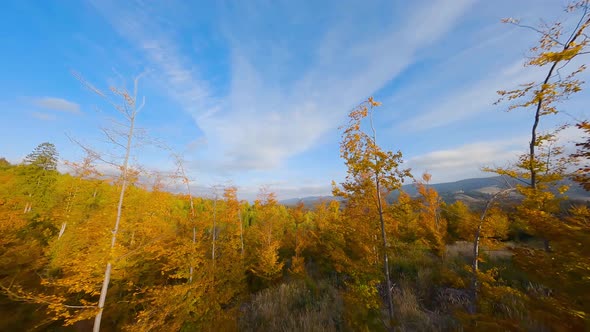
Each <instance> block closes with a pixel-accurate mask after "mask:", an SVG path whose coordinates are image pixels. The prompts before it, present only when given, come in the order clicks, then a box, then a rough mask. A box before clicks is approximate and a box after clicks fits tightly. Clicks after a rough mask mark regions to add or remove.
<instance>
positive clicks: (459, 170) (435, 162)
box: [407, 136, 527, 183]
mask: <svg viewBox="0 0 590 332" xmlns="http://www.w3.org/2000/svg"><path fill="white" fill-rule="evenodd" d="M526 144H527V138H526V137H524V136H523V137H518V138H512V139H504V140H495V141H485V142H475V143H470V144H465V145H462V146H458V147H456V148H452V149H446V150H438V151H433V152H429V153H426V154H423V155H420V156H416V157H413V158H410V159H409V160H408V161H407V165H408V166H409V167H411V168H412V173H413V174H414V176H417V175H420V174H422V173H423V172H425V171H428V172H429V173H430V174H431V175H432V180H433V182H434V183H440V182H450V181H457V180H461V179H466V178H472V177H480V176H485V173H484V172H482V171H481V169H482V167H486V166H490V167H493V166H507V165H508V164H509V163H511V162H514V161H515V160H516V158H517V157H518V155H520V154H521V153H523V152H524V151H525V149H526Z"/></svg>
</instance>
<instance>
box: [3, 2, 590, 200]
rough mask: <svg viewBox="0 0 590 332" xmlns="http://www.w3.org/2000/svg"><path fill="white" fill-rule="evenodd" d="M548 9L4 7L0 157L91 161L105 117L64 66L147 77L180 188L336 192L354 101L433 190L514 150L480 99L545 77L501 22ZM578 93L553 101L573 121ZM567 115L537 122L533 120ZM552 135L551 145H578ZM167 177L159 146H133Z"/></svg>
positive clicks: (521, 131)
mask: <svg viewBox="0 0 590 332" xmlns="http://www.w3.org/2000/svg"><path fill="white" fill-rule="evenodd" d="M564 4H565V1H562V0H520V1H513V0H498V1H477V0H452V1H443V0H430V1H426V0H424V1H217V2H216V1H201V2H196V1H193V2H191V4H188V2H185V1H142V0H135V1H107V0H94V1H73V0H72V1H32V0H31V1H25V0H18V1H17V0H14V1H11V0H8V1H3V2H2V9H3V10H2V11H0V31H1V32H0V34H1V38H0V40H1V42H2V43H3V45H2V46H3V47H2V52H1V53H0V60H1V61H0V72H2V76H1V77H2V78H0V114H2V119H3V120H2V121H1V122H0V132H2V136H3V139H2V140H0V155H1V156H5V157H7V158H8V159H9V160H11V161H14V162H18V161H20V159H21V158H22V157H24V155H26V154H27V153H28V152H30V151H31V150H32V149H33V148H34V147H35V146H36V145H37V144H39V143H41V142H44V141H50V142H53V143H54V144H56V145H57V147H58V150H59V152H60V154H61V157H62V158H63V159H68V160H76V159H79V158H81V157H82V151H81V149H80V148H78V147H77V146H75V145H73V144H72V143H71V142H70V141H69V139H68V138H67V136H66V135H65V134H66V133H68V134H69V135H71V136H72V137H75V138H76V139H78V140H80V141H81V142H84V143H85V144H89V145H92V146H94V147H96V149H98V150H101V151H107V152H108V151H110V150H112V148H111V147H109V146H108V145H107V144H106V143H104V139H103V138H102V137H101V131H100V128H101V126H108V125H109V120H108V119H109V118H110V117H113V116H115V113H114V112H113V111H112V110H111V109H109V107H108V104H105V103H104V102H103V101H101V99H100V98H98V97H97V96H95V95H93V94H92V93H90V92H89V91H88V90H86V89H84V88H83V87H82V86H81V84H80V83H79V82H78V81H77V80H76V79H75V78H74V77H73V76H72V74H71V72H72V71H76V72H79V73H81V74H82V75H83V76H84V77H85V78H86V79H87V80H88V81H90V82H92V83H94V84H95V85H96V86H98V87H100V88H105V87H108V86H109V85H116V86H121V85H124V84H127V85H129V84H130V83H131V78H132V77H133V75H136V74H138V73H140V72H143V71H144V70H149V74H148V75H147V76H146V77H145V78H144V79H143V80H142V81H141V86H140V94H141V95H144V96H145V98H146V107H145V109H144V111H143V112H142V113H140V115H139V117H138V124H139V125H140V126H141V127H142V128H144V129H145V130H146V132H147V133H148V134H149V136H150V137H152V138H155V139H158V140H161V141H164V142H166V143H167V144H168V145H169V146H171V147H172V148H173V149H174V151H176V152H178V153H183V154H184V156H185V158H186V160H187V166H188V169H189V172H190V176H191V178H192V179H193V186H194V187H195V189H196V190H205V189H204V188H209V187H210V186H212V185H215V184H234V185H237V186H238V188H239V191H240V193H241V197H243V198H248V199H250V198H252V197H254V196H255V195H256V192H257V191H258V189H259V188H260V187H261V186H268V187H269V188H270V189H271V190H273V191H275V192H277V193H278V195H279V198H291V197H301V196H307V195H324V194H329V192H330V182H331V180H336V181H337V182H338V181H341V180H342V179H343V178H344V175H345V168H344V166H343V162H342V160H341V159H340V158H339V148H338V142H339V136H340V133H339V131H338V127H339V126H340V125H342V124H344V123H345V122H346V114H347V113H348V111H349V110H350V109H351V107H353V106H354V105H356V104H358V103H359V102H361V101H362V100H364V99H366V98H367V97H368V96H371V95H374V96H375V98H376V99H377V100H379V101H382V102H383V106H382V107H380V108H379V109H377V111H376V112H377V114H376V117H375V120H376V122H377V130H378V133H379V140H380V145H382V146H383V147H384V148H386V149H390V150H398V149H399V150H401V151H402V152H403V154H404V159H405V160H406V165H407V166H408V167H412V168H413V169H414V171H415V173H417V174H419V173H421V172H422V171H424V170H427V171H429V172H430V173H432V175H433V182H446V181H454V180H459V179H463V178H469V177H475V176H482V175H483V174H482V173H481V171H480V168H481V167H482V166H486V165H505V164H506V163H507V162H508V161H510V160H513V159H514V156H515V155H517V154H518V153H519V152H523V151H525V150H526V145H527V142H528V140H527V133H528V131H529V127H530V122H531V113H530V112H526V111H525V112H511V113H507V112H503V110H504V109H505V106H504V107H503V106H493V105H492V103H493V102H494V101H495V100H496V99H497V98H496V95H495V91H496V90H498V89H507V88H511V87H514V86H515V85H516V84H518V83H522V82H527V81H531V80H533V79H536V78H538V77H540V75H542V71H539V70H538V69H533V68H524V67H523V65H522V64H523V59H524V56H526V54H527V49H528V47H529V46H531V45H532V44H534V42H535V40H536V38H537V36H535V34H534V33H533V32H531V31H528V30H522V29H518V28H516V27H513V26H509V25H504V24H501V23H500V19H501V18H503V17H517V18H520V19H522V20H523V21H524V22H526V23H530V24H533V25H534V24H537V23H538V22H539V18H545V19H546V20H547V21H549V22H551V21H552V20H553V19H556V18H564V17H566V14H565V13H563V11H562V8H563V6H564ZM587 99H588V97H587V95H586V94H585V92H583V93H582V94H580V95H578V96H576V97H575V100H572V101H571V102H568V103H567V104H564V105H563V106H564V108H565V110H567V111H568V113H570V114H573V115H574V116H576V117H579V118H584V117H587V111H585V110H584V109H583V105H585V104H586V103H588V101H590V100H587ZM568 120H571V118H568V116H562V117H554V118H552V119H549V121H548V122H547V124H546V126H547V127H550V126H551V125H554V124H556V123H560V122H563V121H568ZM576 135H577V133H576V132H575V131H568V132H566V133H564V138H563V140H564V142H566V141H571V140H574V139H576ZM134 161H135V162H137V163H139V164H142V165H143V166H144V167H145V168H146V169H150V170H160V171H172V170H174V164H173V161H172V159H171V158H169V156H168V152H166V151H162V150H159V149H158V148H154V147H150V146H140V147H138V148H137V149H136V150H135V154H134Z"/></svg>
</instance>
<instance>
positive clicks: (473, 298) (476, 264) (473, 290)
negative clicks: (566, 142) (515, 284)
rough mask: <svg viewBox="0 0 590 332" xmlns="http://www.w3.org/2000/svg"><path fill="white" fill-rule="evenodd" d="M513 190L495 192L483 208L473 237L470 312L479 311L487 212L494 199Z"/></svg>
mask: <svg viewBox="0 0 590 332" xmlns="http://www.w3.org/2000/svg"><path fill="white" fill-rule="evenodd" d="M513 190H514V188H509V189H505V190H502V191H499V192H497V193H496V194H494V196H492V197H491V198H490V199H489V200H488V202H487V203H486V206H485V208H484V209H483V211H482V213H481V216H480V218H479V223H478V224H477V228H476V230H475V234H474V237H473V261H472V262H471V274H472V275H471V303H470V305H469V313H470V314H475V313H476V312H477V288H478V287H479V279H478V277H477V274H478V271H479V242H480V239H481V228H482V225H483V222H484V220H485V218H486V214H487V213H488V211H489V209H490V208H491V206H492V204H493V203H494V201H495V200H496V199H497V198H498V197H499V196H501V195H505V194H507V193H509V192H511V191H513Z"/></svg>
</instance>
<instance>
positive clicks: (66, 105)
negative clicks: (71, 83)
mask: <svg viewBox="0 0 590 332" xmlns="http://www.w3.org/2000/svg"><path fill="white" fill-rule="evenodd" d="M32 102H33V104H34V105H35V106H38V107H41V108H46V109H49V110H52V111H62V112H68V113H74V114H78V113H80V105H78V104H76V103H74V102H71V101H68V100H65V99H63V98H55V97H40V98H35V99H33V101H32Z"/></svg>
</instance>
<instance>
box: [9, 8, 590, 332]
mask: <svg viewBox="0 0 590 332" xmlns="http://www.w3.org/2000/svg"><path fill="white" fill-rule="evenodd" d="M589 6H590V3H589V2H588V1H587V0H583V1H578V2H574V3H572V5H571V6H569V7H567V11H566V13H567V14H568V15H573V16H575V17H576V21H575V22H576V24H574V25H573V27H571V28H570V30H564V29H565V28H563V26H562V25H561V23H559V22H558V23H556V24H555V25H547V24H545V25H541V26H540V27H538V28H537V27H530V26H525V25H521V23H520V22H519V21H517V20H514V19H506V20H505V23H507V24H513V25H517V26H519V27H523V28H525V29H527V28H528V29H529V30H530V29H532V30H534V32H535V33H538V36H539V41H538V43H536V44H535V45H534V46H533V47H532V49H531V50H530V51H531V54H532V56H531V58H530V59H529V60H527V61H528V62H527V66H528V67H529V68H534V69H535V70H539V71H540V72H542V73H543V74H544V76H543V78H544V79H543V80H541V81H538V82H532V83H531V82H522V84H521V85H519V86H518V87H517V89H514V90H506V91H499V92H498V94H499V97H500V100H499V106H498V107H504V108H508V109H509V110H510V111H514V112H520V111H521V110H527V111H529V112H528V113H527V114H528V116H529V117H530V122H531V124H532V127H531V128H530V131H528V132H526V133H524V134H526V135H530V145H528V146H524V147H523V151H526V152H525V153H523V154H522V155H520V156H519V158H518V160H517V161H516V162H514V163H510V161H509V160H507V161H506V165H507V166H505V167H491V166H490V167H487V168H486V169H485V170H486V171H487V172H489V173H490V175H494V176H496V177H495V178H494V181H495V183H497V185H496V186H494V188H493V190H479V189H478V191H477V192H478V194H477V195H478V196H477V204H466V203H464V202H463V201H461V200H460V199H449V198H448V197H441V195H440V194H439V193H438V192H437V191H436V190H435V188H436V187H435V186H434V185H432V184H431V179H432V175H431V174H429V173H423V174H415V173H414V172H412V170H411V169H409V168H407V167H406V163H405V162H404V157H403V154H402V151H389V150H386V149H384V148H383V147H382V146H383V145H382V141H381V138H380V136H379V135H378V134H380V132H378V130H377V129H376V127H375V125H374V124H375V123H376V122H377V121H379V119H380V118H379V115H380V113H379V110H380V106H381V103H380V102H378V101H376V100H375V99H373V97H368V98H367V99H366V100H365V101H363V102H362V103H360V104H359V105H358V106H356V107H354V108H353V109H352V110H350V112H349V114H348V118H347V119H341V120H342V122H343V123H345V124H344V126H342V127H341V128H340V134H341V140H340V156H341V158H342V160H343V163H344V165H345V167H346V175H345V178H344V179H343V181H342V182H340V183H338V182H336V181H332V194H333V196H335V197H336V198H337V199H336V200H329V201H324V202H318V203H316V204H314V205H312V206H310V205H311V204H308V205H304V204H303V202H300V203H299V204H297V205H295V206H287V205H284V204H279V202H278V200H277V197H276V195H275V194H274V193H273V192H271V191H269V190H267V189H264V188H262V189H261V190H260V192H259V194H258V197H257V199H256V200H254V201H247V200H239V199H238V195H239V191H238V190H239V188H238V187H236V186H218V187H216V188H214V190H213V191H212V194H210V195H206V196H205V195H197V194H195V193H194V187H193V186H192V185H193V184H194V183H195V182H198V181H199V179H192V178H191V177H190V174H189V171H188V170H187V169H186V168H185V167H186V165H185V162H184V160H183V156H182V155H180V154H175V153H172V154H171V155H172V158H173V160H174V162H175V164H176V166H177V168H176V169H174V170H170V172H168V173H160V174H155V175H154V174H152V173H150V172H149V171H147V170H145V169H143V168H142V167H140V165H137V164H136V163H134V160H133V155H134V153H135V152H136V150H135V149H136V146H137V145H136V143H137V142H138V141H140V140H142V139H144V138H145V137H143V135H142V134H143V133H138V129H137V126H136V119H137V118H138V117H141V116H142V115H143V113H142V112H141V111H142V109H143V108H144V106H145V105H147V104H146V101H145V99H144V98H142V97H141V96H140V94H139V93H138V90H139V86H140V81H141V80H140V78H141V77H142V75H140V76H137V77H136V78H135V79H134V80H133V87H132V88H131V89H130V90H127V89H126V88H116V87H111V88H110V89H109V90H104V91H103V90H101V89H98V88H97V87H95V86H94V85H92V84H91V83H89V82H88V81H86V80H85V79H83V78H82V76H81V75H79V74H75V76H76V78H77V79H78V80H79V81H80V82H81V83H82V85H83V86H84V87H85V88H87V90H89V91H90V92H91V93H93V94H96V95H98V96H99V97H101V98H104V99H106V101H107V102H108V104H109V105H110V106H112V107H113V109H114V112H116V114H117V115H118V116H119V117H118V118H117V119H116V121H113V127H111V128H105V129H102V132H101V133H102V134H104V141H106V142H107V143H108V144H110V145H112V150H109V151H108V152H99V151H97V150H95V149H93V148H91V147H90V146H89V145H86V144H84V143H82V142H80V141H78V140H77V139H76V138H75V137H71V138H70V139H71V142H72V145H73V146H76V148H77V149H79V150H81V151H83V152H84V153H85V155H86V157H85V158H84V159H82V160H70V161H66V160H61V159H60V157H59V151H58V150H57V149H56V147H55V145H54V144H52V143H50V142H44V143H41V144H39V145H38V146H37V147H36V148H35V149H34V150H33V151H30V153H29V154H28V155H27V156H26V157H25V158H24V159H23V160H22V161H18V162H13V163H11V162H8V161H7V160H6V159H3V158H2V159H0V331H90V330H94V331H96V332H97V331H99V330H100V331H142V332H143V331H586V330H590V207H589V205H588V202H587V201H582V200H578V201H574V200H568V190H569V185H570V184H572V183H573V182H572V181H575V183H578V184H579V185H580V186H581V188H583V189H584V190H590V184H589V182H588V179H589V178H590V167H588V164H589V159H588V158H589V157H590V124H589V123H588V122H587V121H584V120H581V119H576V121H575V122H572V123H568V124H564V125H559V126H557V127H556V128H554V129H550V130H541V128H542V126H541V124H543V125H544V124H545V123H546V122H545V121H547V120H546V119H547V117H549V116H556V115H558V114H560V110H559V106H560V103H561V102H564V101H566V100H569V99H570V98H572V99H573V98H576V97H577V94H579V93H587V91H586V90H583V89H582V88H583V86H584V85H583V83H584V82H583V80H582V79H581V78H580V77H581V76H580V74H581V73H583V72H584V70H585V69H586V67H585V65H584V64H583V63H582V64H581V65H580V66H575V67H572V65H571V63H572V62H573V63H574V64H576V61H578V62H579V61H583V59H586V58H583V57H584V56H585V55H587V54H588V53H589V52H590V46H589V43H590V38H589V37H588V35H587V34H588V27H589V26H590V12H589V11H590V9H589ZM507 85H508V86H510V84H507ZM107 91H110V92H107ZM145 107H148V106H145ZM540 126H541V127H540ZM574 126H575V127H577V128H579V130H580V133H583V135H584V136H583V137H580V138H579V139H578V140H577V141H576V142H574V144H575V145H574V146H573V147H574V150H575V151H569V150H567V149H566V148H564V147H563V146H562V145H560V144H559V143H560V142H559V139H558V138H559V135H560V133H561V132H562V131H563V130H564V129H565V128H567V127H574ZM543 128H544V127H543ZM97 131H98V130H97ZM142 143H145V142H142ZM148 143H153V142H148ZM148 143H146V144H148ZM157 144H158V145H159V146H158V147H162V146H163V147H164V148H165V149H168V150H171V149H170V148H168V147H167V146H165V144H164V143H162V142H157ZM27 152H28V151H23V154H25V153H27ZM0 153H2V151H0ZM62 166H63V168H61V167H62ZM58 169H60V170H67V171H61V172H60V171H59V170H58ZM101 170H103V171H101ZM104 170H108V171H104ZM329 181H330V179H326V183H328V182H329ZM472 182H473V181H472ZM408 185H410V186H411V187H408ZM470 185H472V186H473V188H475V189H477V188H481V186H480V187H477V185H476V184H473V183H471V184H470ZM451 187H452V186H451ZM171 188H174V189H175V190H176V189H178V188H182V189H181V191H180V193H178V190H176V191H175V192H173V191H172V190H171ZM452 188H454V187H452ZM470 188H471V187H470ZM475 189H473V190H475ZM488 189H489V188H488ZM449 190H451V189H449ZM393 193H396V194H395V195H393ZM580 193H581V189H576V197H581V196H580V195H582V194H580ZM586 196H587V195H586ZM444 198H447V199H444Z"/></svg>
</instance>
